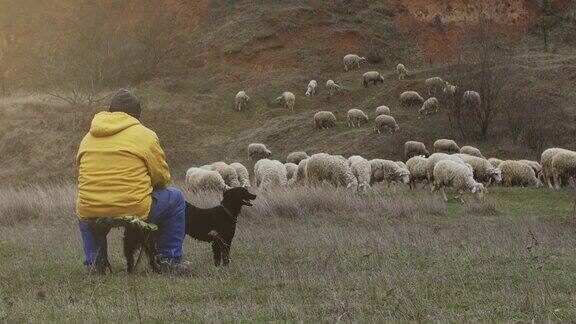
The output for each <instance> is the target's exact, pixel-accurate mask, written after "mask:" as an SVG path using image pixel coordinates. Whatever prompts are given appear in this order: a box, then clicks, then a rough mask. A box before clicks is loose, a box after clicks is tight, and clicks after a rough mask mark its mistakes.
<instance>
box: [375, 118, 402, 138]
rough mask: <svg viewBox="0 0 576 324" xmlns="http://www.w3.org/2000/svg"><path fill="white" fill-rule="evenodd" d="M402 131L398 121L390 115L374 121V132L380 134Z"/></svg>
mask: <svg viewBox="0 0 576 324" xmlns="http://www.w3.org/2000/svg"><path fill="white" fill-rule="evenodd" d="M398 130H400V126H398V123H396V119H394V117H392V116H388V115H380V116H378V117H376V119H374V131H375V132H376V133H378V134H380V133H382V132H384V131H386V132H387V133H390V134H391V133H395V132H397V131H398Z"/></svg>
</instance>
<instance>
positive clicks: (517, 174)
mask: <svg viewBox="0 0 576 324" xmlns="http://www.w3.org/2000/svg"><path fill="white" fill-rule="evenodd" d="M498 168H499V169H500V172H502V184H503V185H505V186H507V187H509V186H522V187H524V186H536V188H538V187H540V184H541V183H540V180H538V178H536V174H535V173H534V170H533V169H532V168H531V167H530V166H529V165H528V164H526V163H522V162H519V161H513V160H506V161H504V162H502V163H500V166H498Z"/></svg>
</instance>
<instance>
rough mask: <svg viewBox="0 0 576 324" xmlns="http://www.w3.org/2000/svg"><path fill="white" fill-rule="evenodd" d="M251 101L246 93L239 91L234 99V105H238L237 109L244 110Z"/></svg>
mask: <svg viewBox="0 0 576 324" xmlns="http://www.w3.org/2000/svg"><path fill="white" fill-rule="evenodd" d="M248 101H250V97H248V95H247V94H246V91H244V90H242V91H238V93H237V94H236V97H235V98H234V104H235V105H236V109H238V110H242V108H244V107H246V105H247V104H248Z"/></svg>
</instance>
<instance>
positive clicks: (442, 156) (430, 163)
mask: <svg viewBox="0 0 576 324" xmlns="http://www.w3.org/2000/svg"><path fill="white" fill-rule="evenodd" d="M442 160H450V161H454V162H457V163H460V164H465V163H464V161H463V160H462V159H461V158H460V157H458V156H456V155H449V154H446V153H434V154H432V155H430V156H429V157H428V160H426V163H427V166H426V177H427V178H428V183H430V184H432V183H433V181H432V180H434V167H435V166H436V163H438V162H440V161H442ZM469 167H470V171H473V169H472V166H469Z"/></svg>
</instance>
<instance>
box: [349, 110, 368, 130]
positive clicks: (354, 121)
mask: <svg viewBox="0 0 576 324" xmlns="http://www.w3.org/2000/svg"><path fill="white" fill-rule="evenodd" d="M366 122H368V116H367V115H366V114H365V113H364V112H363V111H362V110H360V109H350V110H348V127H360V125H361V124H362V123H366Z"/></svg>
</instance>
